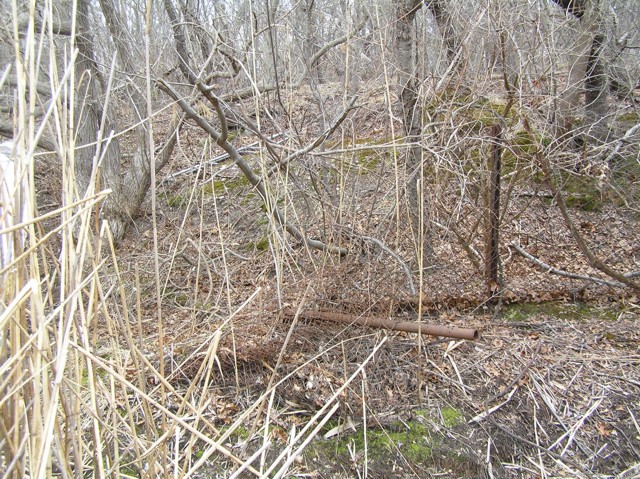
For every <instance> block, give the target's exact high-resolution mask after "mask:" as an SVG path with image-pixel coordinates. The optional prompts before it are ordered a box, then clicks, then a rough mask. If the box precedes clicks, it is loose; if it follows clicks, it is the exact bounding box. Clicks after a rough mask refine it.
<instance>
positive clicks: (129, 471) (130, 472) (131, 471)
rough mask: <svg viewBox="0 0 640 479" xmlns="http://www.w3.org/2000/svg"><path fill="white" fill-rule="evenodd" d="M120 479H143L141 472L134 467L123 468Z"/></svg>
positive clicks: (121, 468)
mask: <svg viewBox="0 0 640 479" xmlns="http://www.w3.org/2000/svg"><path fill="white" fill-rule="evenodd" d="M118 477H124V478H127V477H142V476H141V475H140V471H139V470H138V469H137V468H135V467H133V466H121V467H120V470H119V476H118Z"/></svg>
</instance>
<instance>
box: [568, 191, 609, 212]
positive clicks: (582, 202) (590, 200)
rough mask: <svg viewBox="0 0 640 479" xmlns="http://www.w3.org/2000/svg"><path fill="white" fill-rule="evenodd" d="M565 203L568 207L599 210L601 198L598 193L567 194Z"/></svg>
mask: <svg viewBox="0 0 640 479" xmlns="http://www.w3.org/2000/svg"><path fill="white" fill-rule="evenodd" d="M565 203H566V204H567V206H568V207H569V208H578V209H581V210H582V211H600V209H601V208H602V200H601V199H600V197H599V195H592V194H585V195H573V194H572V195H569V196H567V197H566V198H565Z"/></svg>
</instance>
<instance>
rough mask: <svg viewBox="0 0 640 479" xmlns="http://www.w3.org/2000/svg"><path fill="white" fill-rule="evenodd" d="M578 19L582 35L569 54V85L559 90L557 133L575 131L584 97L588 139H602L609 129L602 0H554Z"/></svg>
mask: <svg viewBox="0 0 640 479" xmlns="http://www.w3.org/2000/svg"><path fill="white" fill-rule="evenodd" d="M554 1H555V3H557V4H558V5H560V6H561V7H562V8H563V9H564V10H565V11H566V12H568V13H570V14H571V15H573V16H574V17H575V18H577V19H578V22H579V27H578V28H579V36H578V39H577V41H576V44H575V47H574V49H573V50H572V52H571V53H570V55H569V76H568V78H567V85H566V88H565V89H564V91H563V92H561V94H560V99H559V103H558V108H557V115H556V136H557V137H559V138H563V137H566V136H567V135H569V134H574V129H575V119H576V117H578V116H581V113H582V109H583V104H582V94H583V93H584V94H585V101H584V114H585V121H584V131H585V132H586V133H587V137H586V139H587V140H588V139H592V140H593V139H595V140H596V141H603V140H605V139H606V136H607V133H608V125H607V122H606V116H607V112H608V109H609V107H608V100H607V75H606V73H605V65H604V59H603V58H602V50H603V44H604V41H605V35H604V34H603V32H602V28H603V22H602V17H603V12H602V10H601V7H600V0H582V1H561V0H554Z"/></svg>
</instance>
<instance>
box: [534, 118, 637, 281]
mask: <svg viewBox="0 0 640 479" xmlns="http://www.w3.org/2000/svg"><path fill="white" fill-rule="evenodd" d="M523 124H524V129H525V130H526V131H527V133H529V135H530V136H531V138H533V139H534V142H535V143H536V150H537V151H536V161H537V162H538V164H539V165H540V166H541V168H542V171H543V173H544V175H545V177H546V179H547V183H548V185H549V189H550V190H551V193H553V197H554V198H555V200H556V204H557V205H558V208H560V213H561V214H562V217H563V218H564V222H565V224H566V225H567V228H568V229H569V232H570V233H571V236H572V237H573V239H574V241H575V242H576V243H577V245H578V248H580V251H582V253H583V254H584V255H585V256H586V257H587V259H588V260H589V264H590V265H591V266H593V267H594V268H596V269H599V270H600V271H602V272H603V273H604V274H606V275H607V276H609V277H611V278H613V279H616V280H618V281H619V282H620V283H624V284H625V285H626V286H629V287H630V288H633V289H634V290H636V291H640V283H637V282H635V281H632V280H631V279H629V278H628V277H627V276H625V275H623V274H622V273H619V272H618V271H616V270H614V269H613V268H611V267H610V266H608V265H607V264H606V263H604V261H602V260H601V259H600V258H598V257H597V256H596V255H595V253H594V252H593V251H592V250H591V248H590V247H589V245H588V244H587V242H586V241H585V239H584V238H583V237H582V235H581V234H580V232H579V231H578V228H576V226H575V224H574V222H573V220H572V219H571V215H569V210H568V208H567V203H566V202H565V201H564V197H563V196H562V194H561V192H560V189H559V187H558V184H557V183H556V179H555V178H554V175H553V170H552V167H551V162H550V161H549V158H548V157H547V155H545V154H543V149H542V148H541V146H540V145H539V144H538V142H537V141H536V140H535V134H534V133H533V130H532V128H531V126H530V125H529V121H528V120H527V118H526V117H525V118H523Z"/></svg>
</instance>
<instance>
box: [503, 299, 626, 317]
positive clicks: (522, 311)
mask: <svg viewBox="0 0 640 479" xmlns="http://www.w3.org/2000/svg"><path fill="white" fill-rule="evenodd" d="M618 314H619V311H618V310H617V309H616V308H598V307H596V306H591V305H588V304H584V303H562V302H557V301H551V302H546V303H522V304H511V305H509V306H507V307H506V309H505V312H504V315H503V317H504V318H505V319H507V320H509V321H527V320H529V319H531V318H533V317H536V316H550V317H553V318H558V319H568V320H572V321H585V320H590V319H593V318H598V319H603V320H607V321H615V320H617V318H618Z"/></svg>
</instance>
